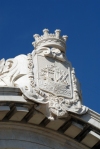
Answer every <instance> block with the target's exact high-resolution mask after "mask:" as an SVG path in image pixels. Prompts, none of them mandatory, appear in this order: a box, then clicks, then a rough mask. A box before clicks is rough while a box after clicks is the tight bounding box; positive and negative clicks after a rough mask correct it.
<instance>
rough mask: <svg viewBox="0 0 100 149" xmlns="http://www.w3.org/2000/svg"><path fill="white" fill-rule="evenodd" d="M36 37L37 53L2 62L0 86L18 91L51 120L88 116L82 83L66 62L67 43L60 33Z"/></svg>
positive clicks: (58, 31) (46, 32)
mask: <svg viewBox="0 0 100 149" xmlns="http://www.w3.org/2000/svg"><path fill="white" fill-rule="evenodd" d="M43 33H44V34H43V35H42V36H39V35H38V34H35V35H34V38H35V42H33V43H32V45H33V46H34V50H33V52H32V53H29V54H28V55H19V56H17V57H15V58H13V59H8V60H6V61H5V59H2V60H1V61H0V86H1V87H2V86H3V87H4V86H6V87H15V88H16V87H17V88H20V90H21V91H22V94H23V97H24V98H25V99H27V100H31V101H32V102H34V103H35V109H36V110H38V111H40V112H42V113H43V114H44V115H45V116H46V117H48V118H49V119H50V120H54V119H55V118H57V117H67V116H68V112H73V113H76V114H84V113H86V111H87V108H86V107H85V106H83V105H82V96H81V90H80V85H79V82H78V80H77V78H76V76H75V71H74V68H72V66H71V63H70V62H69V61H68V60H67V58H66V40H67V38H68V36H62V37H61V36H60V30H55V34H49V30H48V29H44V30H43Z"/></svg>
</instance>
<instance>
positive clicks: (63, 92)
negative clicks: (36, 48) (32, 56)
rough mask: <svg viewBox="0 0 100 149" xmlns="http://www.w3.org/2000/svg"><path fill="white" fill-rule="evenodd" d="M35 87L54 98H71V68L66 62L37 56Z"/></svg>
mask: <svg viewBox="0 0 100 149" xmlns="http://www.w3.org/2000/svg"><path fill="white" fill-rule="evenodd" d="M37 65H38V66H37V86H38V87H39V88H40V89H41V90H43V91H45V92H49V93H52V94H54V95H56V96H63V97H67V98H72V81H71V66H70V64H69V63H68V62H66V61H65V62H61V61H59V60H56V59H53V58H50V57H44V56H41V55H37Z"/></svg>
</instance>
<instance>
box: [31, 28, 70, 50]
mask: <svg viewBox="0 0 100 149" xmlns="http://www.w3.org/2000/svg"><path fill="white" fill-rule="evenodd" d="M43 33H44V34H43V35H41V36H40V35H39V34H35V35H33V37H34V39H35V41H34V42H32V45H33V46H34V48H35V50H37V49H38V48H41V47H44V46H45V47H55V48H59V49H60V50H61V51H63V52H65V49H66V41H67V38H68V36H67V35H63V36H60V33H61V30H59V29H56V30H55V33H54V34H51V33H49V30H48V29H44V30H43Z"/></svg>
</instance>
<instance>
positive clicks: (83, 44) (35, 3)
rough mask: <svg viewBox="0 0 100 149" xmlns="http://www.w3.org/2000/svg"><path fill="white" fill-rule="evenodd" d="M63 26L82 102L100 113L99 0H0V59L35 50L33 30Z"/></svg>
mask: <svg viewBox="0 0 100 149" xmlns="http://www.w3.org/2000/svg"><path fill="white" fill-rule="evenodd" d="M44 28H48V29H49V30H50V32H51V33H53V32H54V30H55V29H61V31H62V35H63V34H64V35H66V34H67V35H68V37H69V38H68V41H67V58H68V60H69V61H71V63H72V66H73V67H74V68H75V71H76V75H77V78H78V79H79V81H80V83H81V88H82V93H83V104H84V105H86V106H88V107H89V108H91V109H92V110H94V111H96V112H98V113H100V0H4V1H3V0H0V59H1V58H3V57H4V58H5V59H7V58H13V57H15V56H17V55H19V54H27V53H30V52H31V51H32V50H33V47H32V44H31V43H32V41H33V37H32V36H33V34H35V33H38V34H42V30H43V29H44Z"/></svg>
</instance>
